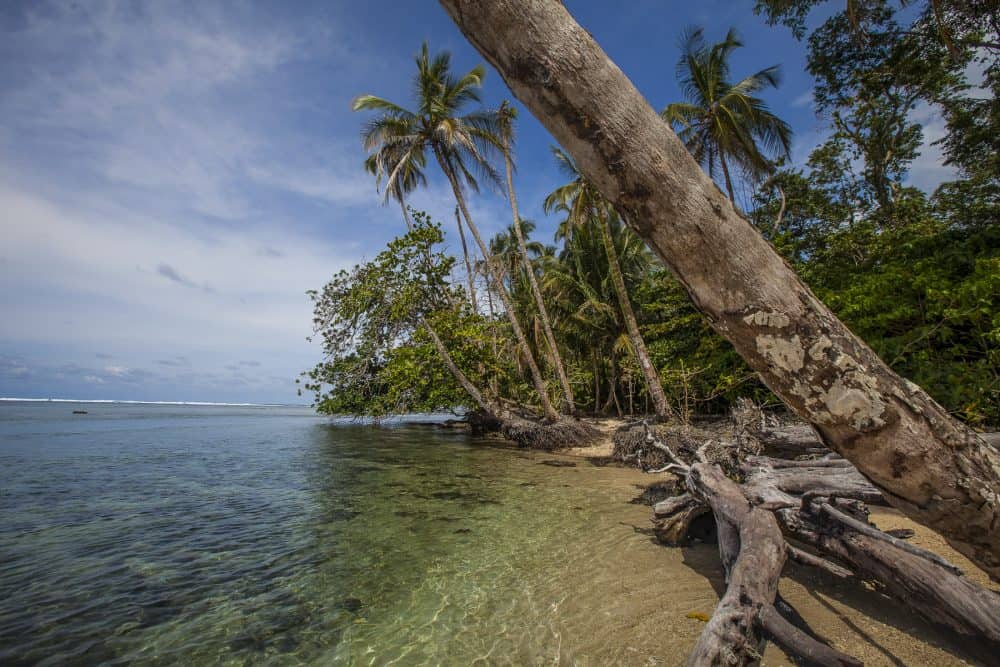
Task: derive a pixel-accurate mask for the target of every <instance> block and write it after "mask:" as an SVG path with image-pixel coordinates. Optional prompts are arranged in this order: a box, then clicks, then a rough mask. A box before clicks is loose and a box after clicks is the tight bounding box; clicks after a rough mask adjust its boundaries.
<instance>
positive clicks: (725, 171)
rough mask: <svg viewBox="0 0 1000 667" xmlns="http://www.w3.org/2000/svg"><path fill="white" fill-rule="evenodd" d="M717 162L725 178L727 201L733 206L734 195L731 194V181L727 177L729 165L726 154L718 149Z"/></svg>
mask: <svg viewBox="0 0 1000 667" xmlns="http://www.w3.org/2000/svg"><path fill="white" fill-rule="evenodd" d="M719 164H721V165H722V176H723V177H724V178H725V179H726V192H728V193H729V202H730V203H731V204H732V205H733V206H735V205H736V196H735V195H734V194H733V181H732V180H731V179H730V178H729V165H727V164H726V156H725V154H723V153H722V151H719Z"/></svg>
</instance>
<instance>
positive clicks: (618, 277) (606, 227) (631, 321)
mask: <svg viewBox="0 0 1000 667" xmlns="http://www.w3.org/2000/svg"><path fill="white" fill-rule="evenodd" d="M600 217H601V234H602V236H603V239H604V250H605V252H607V253H608V269H609V270H610V271H611V283H612V284H613V285H614V287H615V295H616V296H617V297H618V305H619V306H620V307H621V309H622V317H623V318H624V319H625V329H626V330H627V331H628V337H629V339H630V340H631V341H632V348H633V349H634V350H635V356H636V357H638V358H639V367H640V368H642V376H643V377H644V378H645V379H646V389H648V390H649V395H650V396H651V397H652V399H653V411H654V412H656V416H657V417H662V418H664V419H666V418H668V417H671V416H673V411H672V410H671V409H670V404H669V403H668V402H667V395H666V394H665V393H663V385H662V384H660V376H659V374H658V373H657V372H656V367H655V366H654V365H653V360H652V359H650V358H649V351H648V350H647V349H646V341H644V340H643V339H642V333H641V332H640V331H639V323H638V322H637V321H636V319H635V311H634V310H632V300H631V299H629V297H628V290H626V289H625V277H624V276H623V275H622V267H621V264H620V263H619V262H618V251H616V250H615V240H614V237H613V236H612V235H611V221H610V220H609V219H608V216H607V215H601V216H600Z"/></svg>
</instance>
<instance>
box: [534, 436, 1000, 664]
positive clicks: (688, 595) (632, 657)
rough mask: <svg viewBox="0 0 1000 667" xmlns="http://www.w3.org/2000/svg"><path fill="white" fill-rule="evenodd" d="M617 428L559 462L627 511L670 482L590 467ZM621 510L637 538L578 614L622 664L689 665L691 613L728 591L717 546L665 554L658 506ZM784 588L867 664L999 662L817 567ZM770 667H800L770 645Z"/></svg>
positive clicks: (800, 571) (900, 519) (788, 569)
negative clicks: (658, 484)
mask: <svg viewBox="0 0 1000 667" xmlns="http://www.w3.org/2000/svg"><path fill="white" fill-rule="evenodd" d="M616 426H617V423H616V422H614V421H613V420H606V421H605V422H604V423H602V424H600V425H599V427H600V428H602V430H605V431H607V432H608V433H609V437H608V438H607V439H606V441H602V442H599V443H598V444H596V445H595V446H594V447H590V448H576V449H573V450H569V451H567V452H565V453H564V454H562V455H561V457H565V459H566V460H570V461H580V462H581V465H590V466H591V470H590V471H587V473H588V474H587V475H586V478H585V479H586V481H585V483H588V484H600V485H602V486H605V487H606V488H607V489H608V490H609V491H611V492H612V493H613V495H616V496H617V497H618V499H619V500H620V501H621V502H622V503H624V504H627V503H628V502H629V501H630V500H632V499H633V498H634V497H635V496H637V495H638V494H639V493H640V492H641V489H642V487H644V486H645V485H647V484H650V483H652V482H654V481H657V480H659V479H663V478H665V477H666V476H665V475H649V474H645V473H642V472H640V471H638V470H635V469H631V468H624V467H615V466H604V467H600V466H598V465H592V464H593V463H598V464H603V463H604V461H602V458H603V457H606V456H609V455H610V453H611V451H610V449H611V444H610V433H611V432H612V431H613V429H614V428H615V427H616ZM549 457H551V455H549ZM581 481H582V482H583V481H584V480H581ZM619 512H620V514H621V516H622V521H623V522H625V523H628V524H630V528H631V530H632V531H633V533H634V537H632V536H630V537H627V538H623V539H622V540H621V541H620V542H619V543H618V544H615V545H613V546H610V547H609V549H608V551H607V552H606V553H603V554H600V558H601V559H602V560H604V561H605V562H606V563H607V565H608V567H607V570H606V572H605V573H604V574H603V575H602V577H601V580H600V581H591V582H588V583H587V584H586V589H587V594H586V595H584V596H581V597H578V598H577V599H576V600H575V603H574V606H575V605H578V606H579V610H578V611H577V612H576V613H577V614H579V615H584V614H585V613H586V611H585V610H586V609H587V608H589V609H590V610H591V613H595V611H594V610H597V611H596V614H595V615H596V618H595V619H594V620H595V622H594V623H588V624H586V632H587V633H592V634H593V635H594V637H595V641H597V639H596V638H597V637H600V638H601V640H602V641H606V642H608V643H610V644H613V645H616V646H617V647H618V648H617V650H614V651H612V652H611V653H612V654H613V655H615V656H617V657H618V658H619V659H620V660H621V663H620V664H636V665H638V664H649V665H679V664H683V662H684V660H685V658H686V656H687V652H688V651H689V650H690V649H691V647H693V645H694V643H695V642H696V641H697V638H698V635H699V633H700V632H701V629H702V628H703V627H704V623H703V622H702V621H700V620H697V619H696V618H689V617H688V614H689V613H691V615H692V616H694V615H697V614H705V615H710V614H711V613H712V610H713V609H714V607H715V604H716V603H717V601H718V599H719V596H720V595H721V594H722V593H723V592H724V590H725V587H724V586H725V585H724V582H723V572H722V566H721V564H720V562H719V558H718V553H717V550H716V547H715V545H705V544H696V545H693V546H691V547H687V548H671V547H666V546H662V545H660V544H658V543H657V542H656V540H655V538H654V537H653V536H652V534H651V532H649V529H650V528H651V517H652V514H651V508H649V507H648V506H645V505H639V504H632V505H628V509H624V508H621V509H620V510H619ZM872 520H873V522H875V523H876V524H877V525H878V526H880V527H882V528H885V529H890V528H910V529H913V530H914V531H915V535H914V537H913V538H911V539H910V540H909V541H910V542H911V543H913V544H916V545H919V546H922V547H924V548H927V549H930V550H932V551H934V552H936V553H938V554H940V555H942V556H944V557H946V558H948V559H949V560H951V561H952V562H954V563H955V564H957V565H959V567H961V568H962V569H963V570H964V571H965V572H966V574H967V575H968V576H969V577H970V578H972V579H974V580H975V581H977V582H978V583H980V584H982V585H986V586H991V584H990V582H989V580H988V577H986V575H985V574H984V573H982V572H981V571H980V570H978V569H977V568H975V567H974V566H973V565H972V564H971V563H970V562H969V561H968V560H967V559H965V558H964V557H962V556H961V555H960V554H958V553H957V552H955V551H954V550H953V549H951V548H950V547H949V546H948V545H947V543H946V542H945V541H944V540H943V539H942V538H941V537H940V536H939V535H937V534H936V533H933V532H932V531H930V530H928V529H927V528H924V527H923V526H919V525H918V524H915V523H914V522H912V521H910V520H909V519H907V518H906V517H904V516H902V515H900V514H899V513H898V512H896V511H895V510H892V509H887V508H873V510H872ZM638 536H642V537H643V538H644V539H638ZM992 587H993V588H994V589H995V590H997V589H998V587H997V586H995V585H992ZM779 590H780V594H781V596H782V597H783V598H785V599H786V600H787V601H788V602H789V603H791V604H792V605H793V606H794V607H795V609H796V610H797V611H798V612H799V613H800V614H801V615H802V617H803V618H804V619H805V621H806V622H807V623H808V624H809V626H810V627H811V628H812V629H813V631H814V632H816V633H817V634H818V635H820V636H821V637H823V638H825V639H826V640H827V641H829V643H830V644H832V645H833V646H834V647H836V648H838V649H840V650H842V651H845V652H847V653H849V654H851V655H854V656H855V657H857V658H859V659H861V660H862V661H864V663H865V664H866V665H891V666H897V665H961V664H989V663H990V660H991V656H990V654H989V653H988V652H987V649H986V648H985V647H983V646H976V645H975V644H974V642H970V641H969V640H968V639H967V638H963V637H961V636H959V635H958V634H956V633H954V632H952V631H950V630H948V629H946V628H943V627H939V626H935V625H933V624H931V623H928V622H926V621H924V620H922V619H921V618H919V617H917V616H916V614H915V613H913V612H912V611H910V610H909V609H907V608H906V607H905V606H904V605H902V604H900V603H898V602H896V601H895V600H893V599H891V598H889V597H887V596H885V595H883V594H881V593H879V592H877V591H875V590H874V589H872V588H871V587H870V586H869V585H868V584H865V583H863V582H848V583H845V582H841V581H838V580H836V579H835V578H833V577H831V576H829V575H826V574H825V573H822V572H819V571H817V570H815V569H812V568H805V567H802V566H799V565H796V564H795V563H788V564H787V565H786V566H785V571H784V576H783V577H782V580H781V584H780V587H779ZM590 605H594V606H592V607H591V606H590ZM598 619H599V622H597V621H598ZM763 664H765V665H791V664H794V663H792V661H791V660H789V658H788V657H787V656H786V655H785V654H784V653H782V651H781V650H780V649H778V648H777V647H775V646H774V645H773V644H768V647H767V649H766V651H765V652H764V658H763ZM994 664H995V663H994Z"/></svg>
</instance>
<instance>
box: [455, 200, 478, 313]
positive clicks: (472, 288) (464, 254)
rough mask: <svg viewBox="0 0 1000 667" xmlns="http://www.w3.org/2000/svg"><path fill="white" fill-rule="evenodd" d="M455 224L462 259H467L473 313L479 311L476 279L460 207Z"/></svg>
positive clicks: (468, 284)
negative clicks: (460, 241)
mask: <svg viewBox="0 0 1000 667" xmlns="http://www.w3.org/2000/svg"><path fill="white" fill-rule="evenodd" d="M455 224H456V225H458V238H460V239H461V240H462V257H464V258H465V281H466V287H467V288H468V290H469V305H471V306H472V310H473V311H478V310H479V304H478V303H477V301H476V277H475V274H474V273H473V272H472V262H471V261H470V260H469V246H468V245H466V243H465V230H464V229H462V216H461V215H459V214H458V207H457V206H456V207H455Z"/></svg>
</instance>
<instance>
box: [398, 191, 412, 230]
mask: <svg viewBox="0 0 1000 667" xmlns="http://www.w3.org/2000/svg"><path fill="white" fill-rule="evenodd" d="M399 208H400V210H402V211H403V222H405V223H406V230H407V231H410V232H412V231H413V221H412V220H410V212H409V211H407V210H406V202H405V201H404V200H403V198H402V197H400V199H399Z"/></svg>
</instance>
